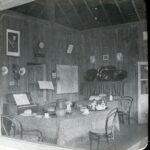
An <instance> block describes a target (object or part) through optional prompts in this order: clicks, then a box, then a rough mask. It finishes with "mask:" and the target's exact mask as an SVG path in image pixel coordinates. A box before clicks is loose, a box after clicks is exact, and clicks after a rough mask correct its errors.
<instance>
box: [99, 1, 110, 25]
mask: <svg viewBox="0 0 150 150" xmlns="http://www.w3.org/2000/svg"><path fill="white" fill-rule="evenodd" d="M99 4H100V5H101V7H102V9H103V12H104V14H105V17H106V18H107V21H108V24H111V20H110V17H109V15H108V13H107V11H106V9H105V7H104V4H103V2H102V0H99Z"/></svg>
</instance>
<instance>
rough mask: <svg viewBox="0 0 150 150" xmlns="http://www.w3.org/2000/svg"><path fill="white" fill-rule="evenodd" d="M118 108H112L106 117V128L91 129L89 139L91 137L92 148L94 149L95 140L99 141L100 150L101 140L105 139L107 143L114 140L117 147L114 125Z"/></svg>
mask: <svg viewBox="0 0 150 150" xmlns="http://www.w3.org/2000/svg"><path fill="white" fill-rule="evenodd" d="M117 112H118V109H117V108H114V109H112V110H110V112H109V113H108V115H107V117H106V121H105V129H103V130H95V129H93V130H91V131H89V139H90V150H92V143H93V140H95V141H97V142H98V146H97V150H99V144H100V140H102V139H104V140H106V141H107V144H109V141H110V140H112V141H113V144H114V147H115V149H116V146H115V143H114V127H115V121H116V116H117Z"/></svg>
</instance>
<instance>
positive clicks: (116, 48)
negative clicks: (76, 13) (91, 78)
mask: <svg viewBox="0 0 150 150" xmlns="http://www.w3.org/2000/svg"><path fill="white" fill-rule="evenodd" d="M143 25H144V23H141V22H135V23H128V24H123V25H116V26H110V27H104V28H99V29H93V30H87V31H83V32H82V34H83V36H84V41H83V44H84V52H83V54H82V55H84V58H85V59H86V62H85V60H84V62H83V63H82V64H83V65H82V69H83V70H84V71H86V70H87V69H90V68H98V67H100V66H105V65H114V66H116V67H117V68H120V69H124V70H126V71H127V72H128V77H127V78H126V79H125V80H124V81H123V82H120V83H119V82H118V83H115V84H116V87H117V88H118V89H119V90H120V88H119V87H122V85H123V86H124V87H123V88H124V91H123V94H124V95H128V96H131V97H133V99H134V102H133V106H132V112H131V113H132V116H133V117H135V118H136V117H137V98H138V97H137V62H138V61H142V60H145V61H146V60H147V55H146V51H147V50H144V48H143V43H144V42H143V39H142V32H143V31H144V26H143ZM117 52H121V53H122V54H123V62H117V59H116V53H117ZM104 54H108V55H109V61H103V59H102V56H103V55H104ZM90 55H93V56H95V57H96V62H95V65H91V64H90V60H89V57H90ZM82 73H83V72H82ZM82 81H83V82H82V83H80V84H81V85H82V87H85V88H86V89H87V90H83V95H85V94H84V92H87V91H88V90H89V86H91V85H90V84H92V83H87V82H85V81H84V80H82ZM121 83H122V84H121ZM107 84H108V83H107ZM107 84H105V83H104V82H99V83H96V84H95V85H94V86H96V87H97V86H102V85H105V86H107ZM109 84H110V83H109ZM117 84H118V85H117ZM94 86H93V85H92V86H91V90H93V91H94V89H93V88H94ZM110 86H111V85H109V87H110ZM108 89H109V88H108Z"/></svg>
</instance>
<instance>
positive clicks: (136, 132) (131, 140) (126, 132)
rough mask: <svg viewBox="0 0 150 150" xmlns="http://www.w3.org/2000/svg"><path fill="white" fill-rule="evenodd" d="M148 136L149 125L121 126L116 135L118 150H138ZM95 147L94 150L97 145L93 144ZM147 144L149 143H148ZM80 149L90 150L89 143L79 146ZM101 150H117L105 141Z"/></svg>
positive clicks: (101, 145) (101, 144)
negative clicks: (139, 144)
mask: <svg viewBox="0 0 150 150" xmlns="http://www.w3.org/2000/svg"><path fill="white" fill-rule="evenodd" d="M147 136H148V126H147V125H137V124H136V123H132V124H131V125H130V126H129V125H127V124H126V125H124V124H121V125H120V132H117V133H116V137H115V141H116V150H138V149H137V146H138V144H137V143H138V142H139V141H141V142H140V143H143V141H144V139H145V137H147ZM93 143H94V144H93V145H94V146H93V148H92V150H96V148H97V147H96V146H97V145H96V143H95V142H93ZM146 143H147V142H146ZM77 147H78V148H79V149H80V148H81V149H85V150H89V149H90V148H89V147H90V144H89V142H87V143H85V144H81V145H78V146H77ZM100 150H115V148H114V146H113V144H112V143H110V145H109V146H108V145H107V143H106V142H105V141H103V142H101V143H100Z"/></svg>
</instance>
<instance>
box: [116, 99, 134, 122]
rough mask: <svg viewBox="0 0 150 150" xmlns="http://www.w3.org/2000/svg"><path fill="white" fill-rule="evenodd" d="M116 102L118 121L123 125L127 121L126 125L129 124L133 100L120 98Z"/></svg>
mask: <svg viewBox="0 0 150 150" xmlns="http://www.w3.org/2000/svg"><path fill="white" fill-rule="evenodd" d="M118 101H119V108H118V115H119V119H120V121H121V122H122V123H124V122H125V120H127V121H128V124H130V110H131V105H132V102H133V98H132V97H130V96H122V97H120V98H119V99H118Z"/></svg>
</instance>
